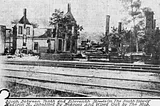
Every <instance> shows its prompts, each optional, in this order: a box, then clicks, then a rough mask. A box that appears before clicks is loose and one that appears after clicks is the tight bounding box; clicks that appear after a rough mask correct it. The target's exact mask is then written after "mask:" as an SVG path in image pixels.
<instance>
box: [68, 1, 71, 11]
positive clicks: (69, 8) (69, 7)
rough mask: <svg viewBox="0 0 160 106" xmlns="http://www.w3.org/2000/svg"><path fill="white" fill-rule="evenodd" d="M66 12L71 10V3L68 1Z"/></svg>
mask: <svg viewBox="0 0 160 106" xmlns="http://www.w3.org/2000/svg"><path fill="white" fill-rule="evenodd" d="M68 12H71V4H70V3H68Z"/></svg>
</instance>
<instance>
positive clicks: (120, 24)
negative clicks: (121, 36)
mask: <svg viewBox="0 0 160 106" xmlns="http://www.w3.org/2000/svg"><path fill="white" fill-rule="evenodd" d="M121 31H122V22H119V23H118V33H121Z"/></svg>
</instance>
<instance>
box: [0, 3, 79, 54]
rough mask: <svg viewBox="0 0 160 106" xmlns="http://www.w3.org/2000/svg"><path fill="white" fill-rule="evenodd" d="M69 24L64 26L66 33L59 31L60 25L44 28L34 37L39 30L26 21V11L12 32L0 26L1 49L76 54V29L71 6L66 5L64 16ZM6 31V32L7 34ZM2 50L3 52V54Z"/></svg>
mask: <svg viewBox="0 0 160 106" xmlns="http://www.w3.org/2000/svg"><path fill="white" fill-rule="evenodd" d="M64 17H66V18H68V19H69V20H70V22H69V23H68V24H66V25H65V28H66V32H63V31H61V25H60V24H59V25H58V29H56V28H55V27H53V28H46V30H45V32H43V33H41V34H39V35H36V34H35V33H36V31H39V30H41V29H39V28H36V29H35V28H33V26H32V24H31V23H30V22H29V20H28V19H27V14H26V9H24V15H23V17H22V18H21V19H20V20H19V22H18V23H17V24H16V25H14V27H13V30H12V29H7V28H6V26H2V25H1V26H0V36H1V39H2V44H3V45H2V48H4V49H5V48H8V49H9V50H10V48H13V49H14V50H16V49H22V48H23V47H26V48H27V50H28V51H29V50H32V51H33V52H37V53H47V52H49V53H55V52H56V53H62V52H68V53H76V52H77V39H78V31H77V28H76V25H77V24H76V20H75V18H74V17H73V15H72V13H71V6H70V4H68V11H67V13H66V14H65V15H64ZM7 31H8V32H7ZM4 49H3V52H4Z"/></svg>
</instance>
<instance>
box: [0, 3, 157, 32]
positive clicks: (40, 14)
mask: <svg viewBox="0 0 160 106" xmlns="http://www.w3.org/2000/svg"><path fill="white" fill-rule="evenodd" d="M141 1H142V7H150V8H152V10H153V11H154V12H155V19H157V26H160V0H141ZM68 3H70V4H71V11H72V14H73V16H74V17H75V19H76V20H77V23H78V24H80V25H82V26H83V27H84V31H86V32H104V30H105V18H106V15H107V14H109V15H110V16H111V21H110V26H117V25H118V22H119V21H121V19H122V18H124V17H126V16H127V12H126V11H124V9H123V6H122V4H121V2H120V0H0V24H1V25H10V22H11V21H12V20H14V19H20V18H21V17H22V15H23V9H24V8H27V17H28V19H29V21H30V22H36V23H38V24H39V25H40V27H46V26H47V24H48V21H49V17H50V16H51V14H52V13H53V12H54V9H60V10H62V11H64V12H65V13H66V11H67V4H68Z"/></svg>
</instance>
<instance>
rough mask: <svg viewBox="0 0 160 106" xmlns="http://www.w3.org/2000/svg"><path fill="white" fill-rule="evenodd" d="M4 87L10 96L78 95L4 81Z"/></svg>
mask: <svg viewBox="0 0 160 106" xmlns="http://www.w3.org/2000/svg"><path fill="white" fill-rule="evenodd" d="M5 88H7V89H9V90H10V97H27V98H32V97H80V96H79V95H75V94H72V93H66V92H61V91H56V90H51V89H45V88H40V87H34V86H28V85H22V84H18V83H13V82H6V84H5Z"/></svg>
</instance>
